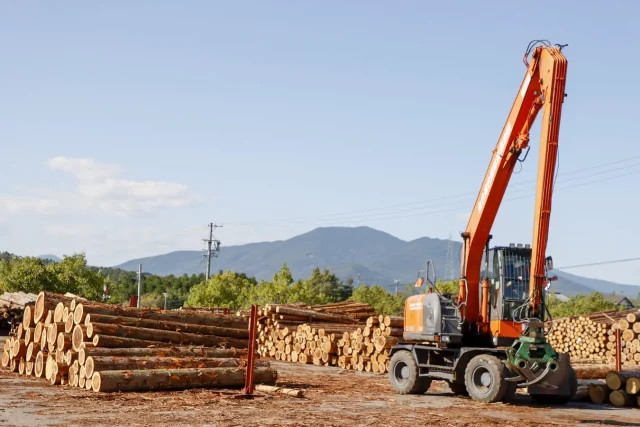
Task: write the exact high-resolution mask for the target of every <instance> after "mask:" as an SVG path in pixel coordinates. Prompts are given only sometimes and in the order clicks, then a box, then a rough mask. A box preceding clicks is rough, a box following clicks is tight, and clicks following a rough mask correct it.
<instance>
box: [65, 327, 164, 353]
mask: <svg viewBox="0 0 640 427" xmlns="http://www.w3.org/2000/svg"><path fill="white" fill-rule="evenodd" d="M76 326H79V325H76ZM92 343H93V346H94V347H121V348H127V347H128V348H131V347H149V346H153V347H166V345H167V343H164V342H160V341H148V340H138V339H134V338H123V337H114V336H111V335H94V336H93V340H92Z"/></svg>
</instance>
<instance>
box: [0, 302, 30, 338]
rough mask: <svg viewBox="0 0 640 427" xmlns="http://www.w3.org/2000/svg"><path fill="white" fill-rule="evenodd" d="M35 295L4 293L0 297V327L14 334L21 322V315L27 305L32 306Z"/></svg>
mask: <svg viewBox="0 0 640 427" xmlns="http://www.w3.org/2000/svg"><path fill="white" fill-rule="evenodd" d="M36 297H37V295H35V294H29V293H24V292H5V293H3V294H2V295H0V327H1V328H2V329H10V330H11V332H12V333H15V332H16V329H15V328H17V327H18V324H19V323H20V322H22V315H23V313H24V309H25V307H26V306H27V304H33V302H34V301H35V300H36Z"/></svg>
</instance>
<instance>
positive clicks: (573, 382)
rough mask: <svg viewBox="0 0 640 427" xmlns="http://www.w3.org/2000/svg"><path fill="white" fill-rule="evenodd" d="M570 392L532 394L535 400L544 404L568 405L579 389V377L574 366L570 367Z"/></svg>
mask: <svg viewBox="0 0 640 427" xmlns="http://www.w3.org/2000/svg"><path fill="white" fill-rule="evenodd" d="M569 369H570V371H569V378H567V381H569V394H564V395H557V394H530V396H531V397H532V398H533V400H534V402H536V403H540V404H542V405H566V404H567V403H568V402H569V401H570V400H571V399H573V397H574V396H575V395H576V392H577V391H578V377H577V375H576V371H574V370H573V368H572V367H569Z"/></svg>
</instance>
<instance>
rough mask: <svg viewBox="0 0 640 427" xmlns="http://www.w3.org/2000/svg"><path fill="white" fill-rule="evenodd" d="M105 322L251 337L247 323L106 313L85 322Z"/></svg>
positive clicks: (221, 335) (86, 323)
mask: <svg viewBox="0 0 640 427" xmlns="http://www.w3.org/2000/svg"><path fill="white" fill-rule="evenodd" d="M91 323H103V324H112V325H122V326H135V327H139V328H148V329H157V330H164V331H176V332H187V333H191V334H202V335H216V336H219V337H235V338H249V330H248V329H247V325H246V324H245V325H244V327H243V328H242V329H234V328H223V327H218V326H206V325H190V324H186V323H178V322H169V321H166V320H150V319H136V318H135V317H121V316H109V315H105V314H87V315H86V317H85V321H84V324H85V325H87V327H88V326H89V325H90V324H91Z"/></svg>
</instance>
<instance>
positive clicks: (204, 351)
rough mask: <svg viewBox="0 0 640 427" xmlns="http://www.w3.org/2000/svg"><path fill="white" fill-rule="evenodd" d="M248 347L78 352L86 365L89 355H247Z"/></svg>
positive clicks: (80, 361)
mask: <svg viewBox="0 0 640 427" xmlns="http://www.w3.org/2000/svg"><path fill="white" fill-rule="evenodd" d="M247 354H248V352H247V350H246V349H235V348H229V349H227V348H206V347H161V348H153V347H149V348H117V347H116V348H105V347H86V348H81V349H80V351H79V352H78V363H79V364H80V365H84V364H85V361H86V359H87V357H89V356H93V357H104V356H121V357H125V356H126V357H141V356H155V357H214V358H218V357H237V358H239V357H243V358H244V357H247Z"/></svg>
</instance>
